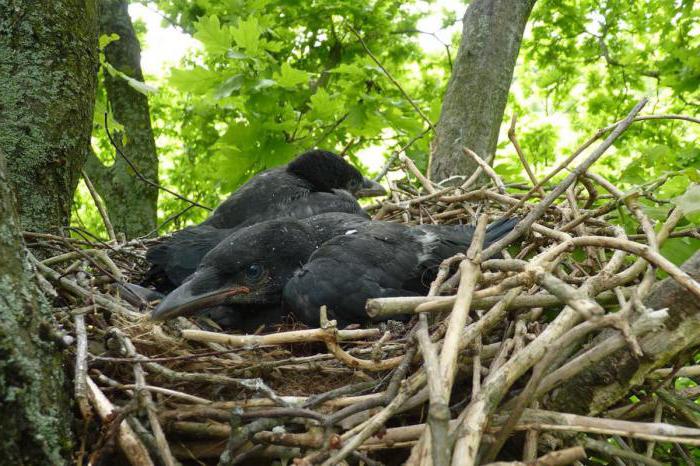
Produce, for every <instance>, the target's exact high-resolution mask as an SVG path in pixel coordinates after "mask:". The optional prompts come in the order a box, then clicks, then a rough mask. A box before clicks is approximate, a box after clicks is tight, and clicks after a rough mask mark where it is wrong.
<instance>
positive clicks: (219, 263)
mask: <svg viewBox="0 0 700 466" xmlns="http://www.w3.org/2000/svg"><path fill="white" fill-rule="evenodd" d="M316 247H317V244H316V242H315V240H314V232H313V231H312V230H311V228H310V227H309V226H308V225H306V224H305V223H303V222H300V221H298V220H294V219H285V220H270V221H267V222H262V223H258V224H255V225H252V226H249V227H246V228H242V229H240V230H237V231H235V232H234V233H232V234H231V235H230V236H228V237H227V238H226V239H225V240H224V241H222V242H221V243H219V244H218V245H217V246H216V247H215V248H214V249H212V250H211V251H209V253H207V255H206V256H205V257H204V259H202V262H201V263H200V264H199V266H198V267H197V270H196V271H195V273H194V274H192V276H191V277H190V278H189V279H188V280H187V281H186V282H184V283H183V284H182V285H180V286H179V287H178V288H176V289H175V290H174V291H172V292H171V293H170V294H168V296H166V297H165V299H164V300H163V301H162V302H161V303H160V304H159V305H158V307H157V308H156V309H154V310H153V312H152V313H151V318H152V319H153V320H167V319H171V318H173V317H177V316H184V315H192V314H194V313H196V312H198V311H201V310H203V309H206V308H209V307H212V306H216V305H228V306H232V307H234V308H235V306H236V305H271V304H279V303H281V300H282V290H283V288H284V285H285V284H286V282H287V280H289V278H291V277H292V275H293V274H294V272H295V270H297V269H298V268H299V267H300V266H301V265H302V264H303V263H304V262H306V260H307V259H308V258H309V256H310V255H311V253H312V252H313V251H314V250H315V249H316Z"/></svg>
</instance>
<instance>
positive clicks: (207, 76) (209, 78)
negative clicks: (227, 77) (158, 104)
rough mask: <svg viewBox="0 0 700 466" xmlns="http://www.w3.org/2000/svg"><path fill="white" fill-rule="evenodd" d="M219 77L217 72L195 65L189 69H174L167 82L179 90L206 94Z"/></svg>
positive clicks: (217, 82)
mask: <svg viewBox="0 0 700 466" xmlns="http://www.w3.org/2000/svg"><path fill="white" fill-rule="evenodd" d="M220 79H221V78H220V76H219V74H218V73H215V72H213V71H210V70H208V69H206V68H202V67H201V66H197V67H195V68H192V69H191V70H179V69H174V70H173V71H172V73H171V74H170V79H169V80H168V83H169V84H170V85H171V86H173V87H175V88H177V89H179V90H181V91H185V92H191V93H193V94H206V93H207V92H209V91H210V90H211V89H213V88H215V87H216V86H217V85H218V84H219V82H220Z"/></svg>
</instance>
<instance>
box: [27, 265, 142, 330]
mask: <svg viewBox="0 0 700 466" xmlns="http://www.w3.org/2000/svg"><path fill="white" fill-rule="evenodd" d="M30 259H31V261H32V262H33V263H34V265H35V266H36V268H37V269H38V270H39V272H41V274H42V275H44V276H45V277H46V278H47V279H49V280H51V281H52V282H54V283H58V284H59V285H60V286H61V288H64V289H65V290H67V291H69V292H70V293H72V294H74V295H76V296H79V297H82V298H83V299H86V300H88V301H90V302H94V303H95V304H97V305H98V306H100V307H103V308H105V309H107V310H108V311H111V312H114V313H116V314H121V315H123V316H126V317H129V318H130V319H135V320H141V319H143V318H144V315H143V314H141V313H140V312H136V311H132V310H130V309H127V308H126V307H124V306H122V305H121V304H119V303H118V302H116V301H115V300H114V298H112V297H111V296H110V297H109V298H108V297H107V296H108V295H103V294H102V293H98V292H96V291H88V290H86V289H85V288H83V287H81V286H80V285H78V284H77V283H76V282H75V281H73V280H70V279H68V278H66V277H63V276H61V274H60V273H58V272H56V271H55V270H53V269H52V268H51V267H47V266H46V265H44V264H42V263H41V262H39V261H38V260H36V258H34V257H31V256H30Z"/></svg>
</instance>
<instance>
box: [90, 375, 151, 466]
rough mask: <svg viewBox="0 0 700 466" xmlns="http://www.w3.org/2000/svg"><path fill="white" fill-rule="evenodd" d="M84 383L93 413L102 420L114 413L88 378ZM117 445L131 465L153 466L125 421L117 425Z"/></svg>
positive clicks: (112, 407) (141, 444) (113, 409)
mask: <svg viewBox="0 0 700 466" xmlns="http://www.w3.org/2000/svg"><path fill="white" fill-rule="evenodd" d="M86 381H87V392H88V397H89V398H90V401H91V402H92V405H93V406H94V407H95V411H97V414H98V415H99V416H100V418H102V419H103V420H104V419H108V418H109V417H110V416H112V413H114V411H115V408H114V406H113V405H112V403H111V402H110V401H109V399H107V397H106V396H105V395H104V393H102V391H101V390H100V389H99V388H98V387H97V385H95V382H93V381H92V379H91V378H90V377H87V379H86ZM117 443H118V444H119V447H120V448H121V449H122V451H123V452H124V456H126V457H127V458H128V460H129V462H130V463H131V464H133V465H139V466H141V465H143V466H153V461H151V457H150V456H149V454H148V450H146V447H144V446H143V443H141V441H140V440H139V438H138V437H137V436H136V434H134V431H133V430H132V429H131V427H130V426H129V425H128V424H127V423H126V421H121V423H120V424H119V431H118V434H117Z"/></svg>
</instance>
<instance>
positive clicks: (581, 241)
mask: <svg viewBox="0 0 700 466" xmlns="http://www.w3.org/2000/svg"><path fill="white" fill-rule="evenodd" d="M570 243H571V245H572V246H574V247H575V246H599V247H603V248H608V249H619V250H622V251H626V252H628V253H631V254H634V255H636V256H639V257H641V258H643V259H644V260H646V261H647V262H649V263H651V264H652V265H654V266H656V267H658V268H660V269H662V270H663V271H664V272H666V273H667V274H669V275H670V276H671V277H672V278H673V279H674V280H676V281H677V282H678V284H679V285H681V286H683V287H684V288H685V289H687V290H688V291H690V292H691V293H693V294H694V295H695V296H697V297H698V298H700V283H698V282H697V281H695V280H694V279H693V278H692V277H691V276H690V275H688V274H687V273H685V272H684V271H683V270H681V268H680V267H678V266H677V265H675V264H674V263H673V262H671V261H669V260H668V259H666V258H665V257H664V256H662V255H661V254H660V253H658V252H655V251H654V250H653V249H652V248H651V247H650V246H647V245H645V244H639V243H635V242H634V241H629V240H624V239H620V238H610V237H607V236H581V237H578V238H572V239H571V241H570Z"/></svg>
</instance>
